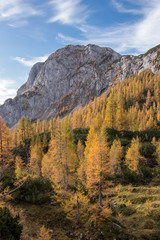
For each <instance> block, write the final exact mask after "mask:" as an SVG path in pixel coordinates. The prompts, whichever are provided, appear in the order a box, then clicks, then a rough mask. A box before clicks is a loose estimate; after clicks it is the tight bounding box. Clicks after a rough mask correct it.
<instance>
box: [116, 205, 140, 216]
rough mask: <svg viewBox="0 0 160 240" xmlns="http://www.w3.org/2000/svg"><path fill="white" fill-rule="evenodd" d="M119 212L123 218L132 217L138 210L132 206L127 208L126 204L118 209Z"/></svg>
mask: <svg viewBox="0 0 160 240" xmlns="http://www.w3.org/2000/svg"><path fill="white" fill-rule="evenodd" d="M118 210H119V212H120V213H121V214H122V215H123V216H130V215H132V214H134V213H135V212H136V210H135V209H134V208H133V207H131V206H128V207H127V206H126V205H125V204H121V205H120V206H119V207H118Z"/></svg>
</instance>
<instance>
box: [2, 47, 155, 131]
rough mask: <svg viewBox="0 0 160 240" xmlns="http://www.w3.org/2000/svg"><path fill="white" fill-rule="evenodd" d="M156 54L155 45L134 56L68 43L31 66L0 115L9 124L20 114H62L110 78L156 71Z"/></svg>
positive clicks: (95, 92) (43, 116)
mask: <svg viewBox="0 0 160 240" xmlns="http://www.w3.org/2000/svg"><path fill="white" fill-rule="evenodd" d="M159 53H160V52H159V46H157V47H156V48H154V49H151V50H149V51H148V52H147V53H146V54H144V55H140V56H136V57H135V56H129V55H127V56H121V55H120V54H119V53H117V52H115V51H113V50H112V49H111V48H105V47H103V48H102V47H98V46H95V45H87V46H79V45H78V46H72V45H68V46H66V47H65V48H62V49H59V50H57V51H56V52H55V53H53V54H51V55H50V56H49V58H48V59H47V60H46V62H44V63H37V64H35V65H34V66H33V67H32V69H31V71H30V74H29V77H28V80H27V82H26V83H25V84H24V85H23V86H22V87H21V88H20V89H19V90H18V92H17V96H16V97H15V98H14V99H8V100H6V101H5V103H4V104H3V105H1V106H0V115H1V116H2V117H3V119H4V121H5V122H6V123H7V124H8V125H9V126H10V127H12V126H13V125H15V124H16V123H17V122H18V120H19V119H20V118H21V117H22V116H25V117H29V118H30V119H32V120H35V119H37V118H40V119H41V120H43V119H48V118H50V117H52V116H56V115H61V116H63V115H65V114H66V113H69V112H71V111H72V110H73V109H74V108H76V107H77V106H79V105H84V104H86V103H88V102H89V100H91V99H92V98H93V97H95V96H99V95H101V94H102V93H103V92H104V91H105V90H107V88H108V87H109V86H110V85H112V82H113V81H112V80H114V79H118V80H122V79H123V78H126V77H128V76H129V75H132V74H134V73H139V72H141V71H143V70H145V69H151V70H152V72H153V73H156V72H157V71H158V70H159V60H160V59H159V55H160V54H159Z"/></svg>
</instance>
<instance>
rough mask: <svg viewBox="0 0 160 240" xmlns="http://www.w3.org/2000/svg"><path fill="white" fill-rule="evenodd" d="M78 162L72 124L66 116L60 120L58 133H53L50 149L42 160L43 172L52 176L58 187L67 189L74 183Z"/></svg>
mask: <svg viewBox="0 0 160 240" xmlns="http://www.w3.org/2000/svg"><path fill="white" fill-rule="evenodd" d="M49 162H50V164H49ZM48 164H49V165H50V166H48ZM77 164H78V163H77V156H76V148H75V145H74V143H73V133H72V129H71V125H70V122H69V121H68V118H64V119H63V121H62V122H60V120H59V123H58V124H57V129H56V133H55V135H52V138H51V141H50V144H49V151H48V153H47V154H46V155H45V156H44V158H43V160H42V173H43V175H44V176H50V178H51V180H52V181H53V182H54V184H55V185H56V186H57V187H61V188H62V189H64V190H67V189H68V187H69V185H70V184H71V183H73V179H74V173H75V170H76V167H77ZM53 174H54V175H53Z"/></svg>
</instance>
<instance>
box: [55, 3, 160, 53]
mask: <svg viewBox="0 0 160 240" xmlns="http://www.w3.org/2000/svg"><path fill="white" fill-rule="evenodd" d="M128 1H130V2H132V3H134V2H133V1H132V0H124V2H128ZM136 4H137V1H136ZM138 4H139V5H140V6H141V8H142V14H141V18H139V20H137V21H136V22H134V23H133V22H132V23H124V24H119V25H116V26H114V27H97V26H91V25H88V24H81V29H82V31H81V38H80V39H77V38H73V37H70V36H66V35H64V34H62V33H59V34H58V38H59V39H61V40H62V42H63V43H65V44H68V43H72V44H88V43H93V44H97V45H100V46H109V47H112V48H113V49H115V50H116V51H118V52H120V53H131V52H132V53H133V52H136V53H137V52H138V53H142V52H145V51H147V50H148V49H149V48H151V47H154V46H155V45H158V44H160V28H159V23H160V2H159V0H153V1H149V0H144V2H143V4H142V1H138ZM79 29H80V28H79Z"/></svg>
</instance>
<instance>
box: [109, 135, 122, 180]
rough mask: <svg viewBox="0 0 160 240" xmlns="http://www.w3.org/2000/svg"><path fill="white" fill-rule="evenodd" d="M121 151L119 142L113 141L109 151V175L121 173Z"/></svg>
mask: <svg viewBox="0 0 160 240" xmlns="http://www.w3.org/2000/svg"><path fill="white" fill-rule="evenodd" d="M122 151H123V149H122V146H121V142H120V140H116V139H115V140H114V142H113V144H112V146H111V149H110V158H109V166H110V171H111V174H113V175H114V174H118V173H121V172H122V171H121V159H122V156H123V153H122Z"/></svg>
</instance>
